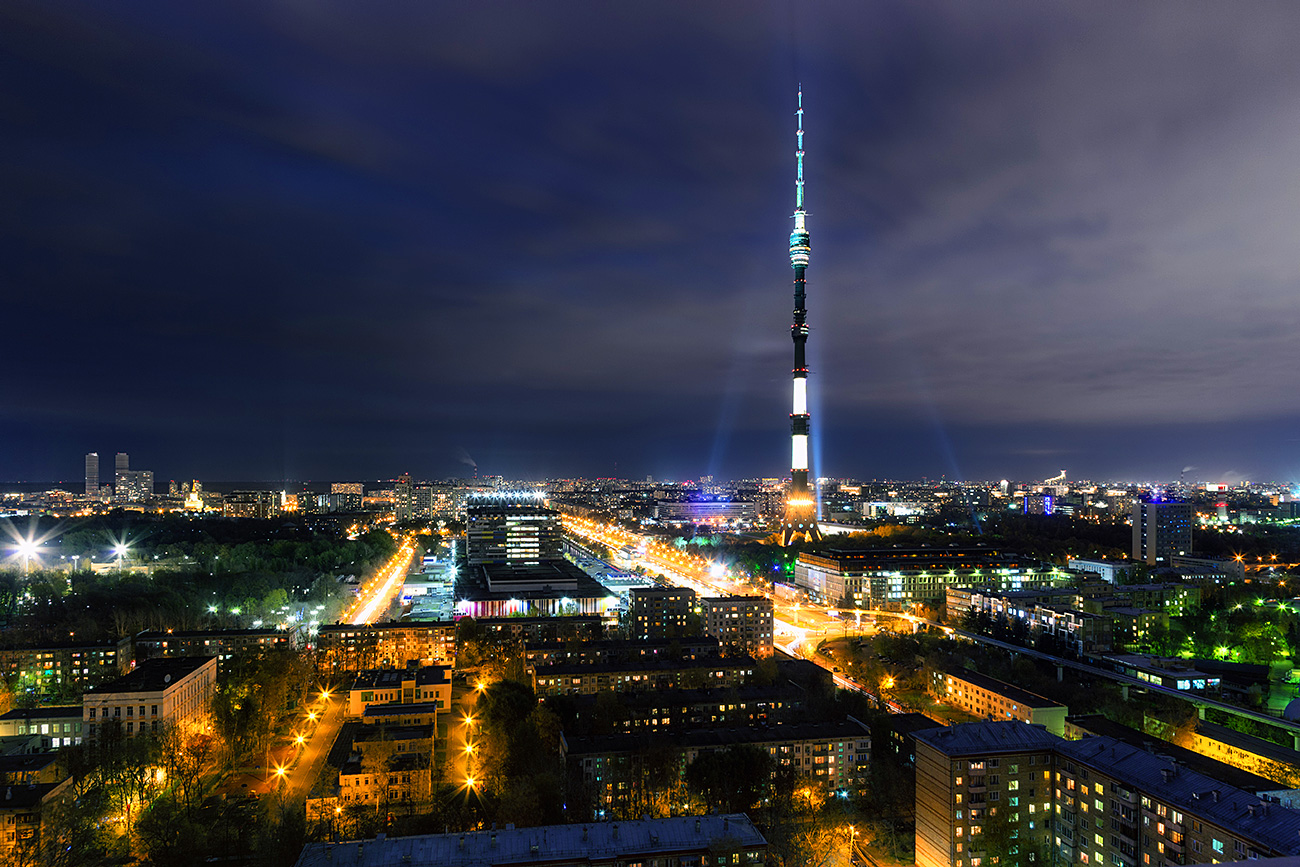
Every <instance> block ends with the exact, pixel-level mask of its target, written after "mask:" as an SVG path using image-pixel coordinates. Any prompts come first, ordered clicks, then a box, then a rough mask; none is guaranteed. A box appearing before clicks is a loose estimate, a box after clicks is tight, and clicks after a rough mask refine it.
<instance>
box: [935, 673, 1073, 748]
mask: <svg viewBox="0 0 1300 867" xmlns="http://www.w3.org/2000/svg"><path fill="white" fill-rule="evenodd" d="M930 694H931V695H933V696H934V697H935V698H936V699H938V700H939V701H944V702H947V703H948V704H950V705H953V706H954V707H957V708H960V709H961V710H964V711H966V713H968V714H971V715H972V716H977V717H982V718H984V719H991V720H1020V721H1021V722H1026V723H1034V724H1038V725H1042V726H1046V727H1047V730H1048V731H1050V732H1051V733H1052V734H1054V735H1061V734H1062V733H1064V731H1065V715H1066V713H1067V709H1066V707H1065V706H1064V705H1061V704H1057V703H1056V702H1054V701H1052V700H1051V699H1049V698H1044V697H1043V696H1041V695H1036V694H1035V693H1032V692H1029V691H1028V690H1024V689H1021V688H1020V687H1018V686H1014V685H1012V684H1009V683H1006V682H1004V681H1001V680H998V679H997V678H993V677H987V676H985V675H983V674H979V673H978V672H974V671H969V670H967V669H964V668H962V669H957V668H949V669H946V670H939V671H935V672H933V673H932V675H931V677H930Z"/></svg>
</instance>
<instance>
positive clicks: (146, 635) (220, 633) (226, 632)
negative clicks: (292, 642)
mask: <svg viewBox="0 0 1300 867" xmlns="http://www.w3.org/2000/svg"><path fill="white" fill-rule="evenodd" d="M253 635H260V636H266V637H270V636H272V635H281V636H284V640H285V641H288V640H289V633H287V632H285V631H284V630H282V629H276V628H275V627H273V626H272V627H269V628H267V629H190V630H186V631H183V632H160V631H158V630H156V629H151V630H148V631H145V632H141V633H138V634H137V635H136V637H135V640H136V641H157V640H159V639H166V638H222V637H225V636H229V637H231V638H238V637H243V636H253Z"/></svg>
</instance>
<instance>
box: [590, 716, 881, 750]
mask: <svg viewBox="0 0 1300 867" xmlns="http://www.w3.org/2000/svg"><path fill="white" fill-rule="evenodd" d="M869 734H870V731H869V730H868V729H867V727H866V726H864V725H862V724H861V723H858V722H854V721H853V720H852V719H845V720H841V721H839V722H816V723H814V722H809V723H790V724H788V725H775V726H747V727H745V728H717V729H699V730H696V731H687V732H680V733H675V734H672V735H668V734H658V733H656V734H640V733H634V734H614V735H597V736H594V737H580V738H573V739H572V740H568V739H566V741H565V742H566V744H567V745H568V747H567V749H566V753H567V754H568V755H570V756H573V755H589V754H598V753H626V752H634V751H640V750H644V749H645V748H646V747H647V746H648V745H650V744H652V743H654V742H656V741H658V742H662V743H669V744H672V745H674V746H678V747H682V748H685V749H703V748H715V747H729V746H734V745H737V744H766V743H775V742H780V741H806V740H830V739H840V738H843V739H845V740H848V739H849V738H859V737H865V736H867V735H869Z"/></svg>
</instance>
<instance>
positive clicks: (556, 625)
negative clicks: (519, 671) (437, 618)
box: [461, 614, 605, 641]
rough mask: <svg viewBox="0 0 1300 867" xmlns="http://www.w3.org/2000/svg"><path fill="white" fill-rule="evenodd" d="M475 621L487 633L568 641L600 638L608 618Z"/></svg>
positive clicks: (573, 616)
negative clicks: (571, 639)
mask: <svg viewBox="0 0 1300 867" xmlns="http://www.w3.org/2000/svg"><path fill="white" fill-rule="evenodd" d="M461 622H464V621H463V620H462V621H461ZM472 622H473V624H474V628H476V629H478V630H480V631H482V632H483V633H484V634H485V635H492V636H497V637H509V638H512V639H515V640H517V641H565V640H567V639H569V638H576V639H580V640H582V639H586V640H596V639H599V638H601V637H602V636H603V635H604V634H605V618H604V617H602V616H600V615H598V614H565V615H561V616H557V617H480V618H477V619H474V620H472Z"/></svg>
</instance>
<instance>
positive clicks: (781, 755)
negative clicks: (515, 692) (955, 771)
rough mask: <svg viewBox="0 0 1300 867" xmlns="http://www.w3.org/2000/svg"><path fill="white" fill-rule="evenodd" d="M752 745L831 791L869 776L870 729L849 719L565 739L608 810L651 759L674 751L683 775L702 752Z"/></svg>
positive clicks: (566, 750)
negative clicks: (758, 726)
mask: <svg viewBox="0 0 1300 867" xmlns="http://www.w3.org/2000/svg"><path fill="white" fill-rule="evenodd" d="M739 745H749V746H754V747H758V748H759V749H762V750H764V751H765V752H767V754H768V755H769V756H771V758H772V762H773V767H774V769H779V768H790V769H792V770H793V772H794V774H795V776H796V777H797V778H798V779H799V780H800V781H802V782H804V783H809V784H813V785H817V786H819V787H822V788H824V789H826V790H828V791H856V790H858V789H859V788H861V787H862V786H864V785H866V783H867V781H868V778H869V775H870V770H869V767H870V763H871V733H870V731H869V730H868V729H867V727H866V726H865V725H864V724H862V723H861V722H859V721H858V720H855V719H854V718H853V717H848V718H847V719H845V720H842V721H839V722H821V723H796V724H793V725H779V726H770V727H767V728H728V729H703V730H698V731H686V732H681V733H678V734H674V735H672V736H665V735H660V736H657V737H652V736H645V735H635V734H634V735H607V736H603V737H575V738H572V739H570V738H568V737H567V736H566V737H564V738H562V743H561V753H562V755H563V758H564V761H565V762H566V764H567V765H568V767H569V768H570V769H571V770H572V771H574V772H575V773H580V774H581V776H582V778H583V780H584V781H585V782H586V783H587V784H588V785H589V786H590V787H591V788H592V791H594V792H595V797H596V802H597V807H598V808H599V809H609V808H610V807H611V806H612V805H614V804H615V802H616V801H617V800H618V799H619V798H621V797H625V796H626V795H627V793H628V792H629V791H630V784H631V782H632V781H633V780H635V779H639V768H640V766H641V765H642V764H643V763H644V762H646V761H647V757H650V756H660V755H662V753H663V751H665V750H667V751H671V752H672V753H673V754H674V756H675V758H674V761H675V763H676V765H677V767H678V768H679V773H681V774H685V773H686V769H687V768H688V767H690V764H691V762H693V761H695V759H696V758H698V757H699V756H700V755H702V754H705V753H712V752H721V751H723V750H725V749H727V748H728V747H733V746H739Z"/></svg>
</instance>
